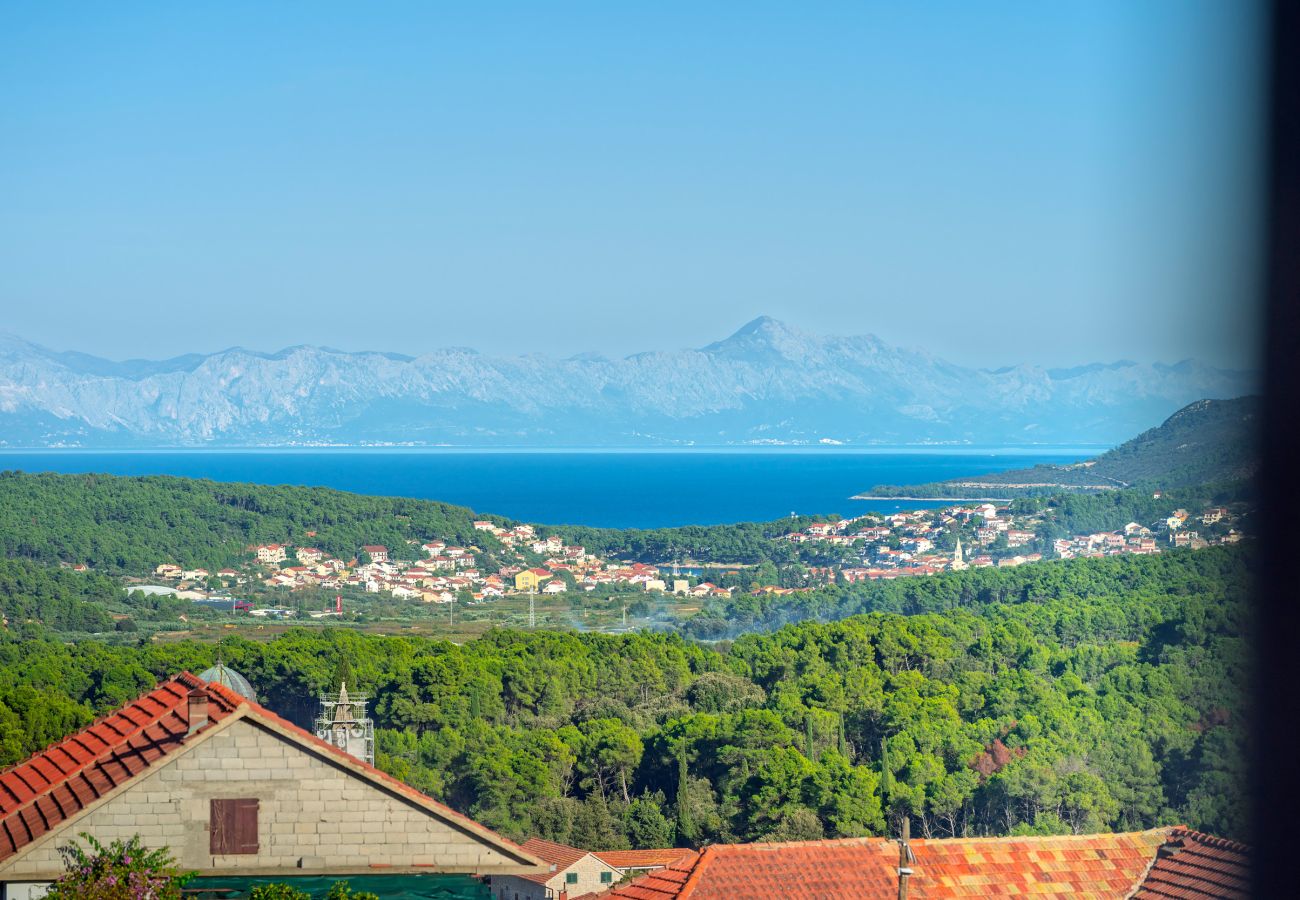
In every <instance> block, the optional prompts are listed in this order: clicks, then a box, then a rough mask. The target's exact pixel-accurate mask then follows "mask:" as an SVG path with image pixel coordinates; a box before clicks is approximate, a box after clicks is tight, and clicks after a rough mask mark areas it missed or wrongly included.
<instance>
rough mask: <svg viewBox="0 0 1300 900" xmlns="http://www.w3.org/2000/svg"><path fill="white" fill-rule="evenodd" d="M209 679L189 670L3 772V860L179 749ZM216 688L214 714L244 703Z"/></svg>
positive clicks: (223, 714) (0, 817)
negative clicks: (196, 694) (192, 701)
mask: <svg viewBox="0 0 1300 900" xmlns="http://www.w3.org/2000/svg"><path fill="white" fill-rule="evenodd" d="M206 685H207V682H205V681H203V680H202V679H200V678H198V677H196V676H194V675H191V674H190V673H188V672H185V673H182V674H181V675H178V676H177V677H175V678H172V679H170V680H168V681H164V682H162V683H161V684H159V685H158V686H157V687H156V688H154V689H153V690H152V691H150V692H149V693H147V694H145V695H144V696H142V697H139V698H137V699H136V700H133V701H131V702H130V703H128V704H126V705H125V706H123V707H121V708H120V709H117V710H115V711H113V712H111V713H109V714H108V715H107V716H104V717H103V718H102V719H98V720H96V721H95V722H92V723H91V724H90V725H88V726H86V727H85V728H83V729H82V730H81V731H78V732H76V733H75V734H71V735H69V736H68V737H66V738H64V739H63V740H61V741H59V742H57V743H55V744H51V745H50V746H49V747H46V748H45V749H44V750H42V751H40V752H38V753H36V754H34V755H33V756H31V757H29V758H28V759H26V760H24V761H22V762H20V763H18V764H16V765H14V766H11V767H9V768H8V769H5V770H4V771H3V772H0V861H3V860H5V859H7V858H8V857H10V856H12V855H13V854H15V853H17V852H18V851H19V850H20V849H22V848H23V847H25V846H27V845H28V844H30V843H31V842H32V841H34V840H36V839H37V838H39V837H40V836H41V835H43V834H45V833H46V832H47V831H51V830H53V829H54V828H55V827H56V826H58V825H59V824H61V823H62V822H64V821H65V820H67V819H70V818H72V817H73V816H74V815H76V814H77V813H79V812H81V810H82V809H84V808H85V807H86V806H88V805H89V804H91V803H93V802H94V801H95V800H97V799H98V798H99V797H101V796H103V795H104V794H106V793H108V792H109V791H111V790H113V789H114V788H116V787H117V786H118V785H120V784H122V783H124V782H126V781H129V780H130V779H132V778H134V777H135V776H136V775H139V774H140V773H141V772H143V771H145V770H146V769H148V768H149V767H150V766H152V765H154V764H156V763H157V762H158V761H159V760H160V759H162V758H163V757H165V756H166V755H167V754H169V753H172V752H174V751H175V750H176V749H177V748H179V747H180V746H181V744H182V743H183V742H184V740H185V736H186V734H187V732H188V731H189V723H188V720H187V717H186V712H187V700H186V698H187V697H188V696H189V692H190V691H191V690H194V689H196V688H202V687H205V686H206ZM232 696H233V697H237V698H238V699H239V700H243V699H244V698H242V697H239V695H238V694H233V693H227V692H225V691H220V692H218V691H215V690H209V702H208V718H209V719H210V720H211V721H213V722H219V721H221V720H222V719H224V718H225V717H226V716H228V715H230V714H231V713H232V712H234V710H235V707H236V706H238V705H239V704H238V703H237V702H232V700H231V697H232Z"/></svg>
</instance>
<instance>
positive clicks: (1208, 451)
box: [868, 397, 1261, 497]
mask: <svg viewBox="0 0 1300 900" xmlns="http://www.w3.org/2000/svg"><path fill="white" fill-rule="evenodd" d="M1260 408H1261V404H1260V399H1259V398H1258V397H1240V398H1238V399H1235V400H1198V401H1197V402H1195V403H1192V404H1190V405H1188V406H1185V407H1183V408H1182V409H1180V410H1179V411H1178V412H1176V413H1174V414H1173V415H1172V416H1170V417H1169V418H1168V419H1166V420H1165V421H1164V422H1163V423H1162V424H1160V425H1159V426H1157V427H1155V428H1152V429H1150V430H1148V431H1144V432H1143V433H1142V434H1139V435H1138V436H1137V437H1135V438H1133V439H1132V440H1128V441H1125V442H1124V443H1123V444H1120V445H1119V446H1118V447H1116V448H1115V449H1113V450H1108V451H1107V452H1105V453H1103V454H1101V455H1100V456H1098V457H1095V458H1093V459H1090V460H1086V461H1084V462H1080V463H1074V464H1071V465H1038V466H1034V467H1032V468H1029V469H1012V470H1009V471H1006V472H997V473H995V474H992V475H977V476H973V477H970V478H963V479H961V480H960V481H956V482H939V483H935V484H922V485H908V486H898V485H877V486H875V487H873V488H872V489H871V490H870V491H868V493H869V494H872V495H876V496H897V497H919V496H926V497H937V496H942V497H963V496H969V497H974V496H983V495H986V494H988V493H989V492H990V491H992V490H994V489H996V490H997V492H998V493H997V495H998V496H1002V497H1012V496H1028V495H1034V494H1045V493H1052V492H1059V491H1060V490H1062V489H1070V490H1114V489H1117V488H1125V487H1132V486H1141V487H1143V488H1147V489H1151V488H1159V489H1164V490H1168V489H1170V488H1186V487H1192V486H1196V485H1202V484H1209V483H1214V482H1231V481H1240V480H1243V479H1247V478H1250V477H1251V476H1252V475H1253V474H1254V473H1255V470H1256V468H1258V465H1259V450H1258V448H1257V447H1256V435H1255V431H1256V429H1257V427H1258V422H1259V413H1260Z"/></svg>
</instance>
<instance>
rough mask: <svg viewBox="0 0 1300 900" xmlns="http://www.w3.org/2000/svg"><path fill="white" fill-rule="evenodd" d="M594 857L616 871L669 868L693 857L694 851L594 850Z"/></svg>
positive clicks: (672, 849)
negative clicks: (688, 857) (657, 867)
mask: <svg viewBox="0 0 1300 900" xmlns="http://www.w3.org/2000/svg"><path fill="white" fill-rule="evenodd" d="M594 855H595V856H596V858H597V859H599V860H600V861H601V862H603V863H605V864H606V865H611V866H613V867H614V868H616V869H649V868H652V867H655V866H670V865H672V864H673V863H675V862H677V861H678V860H679V859H683V858H684V857H687V856H694V855H695V851H694V850H688V849H685V848H682V847H669V848H667V849H665V850H596V851H594Z"/></svg>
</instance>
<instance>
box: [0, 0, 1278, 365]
mask: <svg viewBox="0 0 1300 900" xmlns="http://www.w3.org/2000/svg"><path fill="white" fill-rule="evenodd" d="M1259 37H1260V21H1259V17H1258V16H1257V15H1256V14H1255V8H1254V7H1253V6H1251V5H1250V4H1248V3H1246V2H1240V3H1238V2H1195V0H1171V2H1157V0H1144V2H1140V3H1134V2H1127V0H1126V2H1100V0H1089V2H1054V3H1033V2H1023V3H982V4H981V3H899V4H896V3H889V4H883V3H882V4H868V3H845V4H835V3H823V4H803V3H785V4H769V3H745V4H735V3H721V4H701V3H668V2H659V3H643V4H631V3H554V4H509V3H493V4H469V3H466V4H450V3H411V4H403V3H383V4H361V3H327V2H310V3H276V4H260V3H247V4H245V3H229V2H228V3H221V4H204V5H199V4H175V3H167V4H163V3H160V4H147V3H131V4H123V3H101V4H61V3H53V2H51V3H39V4H6V5H4V6H3V7H0V307H3V316H2V318H0V327H3V328H7V329H9V330H11V331H13V332H15V333H18V334H20V335H23V336H25V337H28V338H29V339H32V340H36V341H38V342H41V343H44V344H47V345H50V346H53V347H56V348H58V349H78V350H83V351H87V352H95V353H99V354H100V355H105V356H110V357H114V358H121V357H126V356H151V357H158V356H168V355H174V354H177V353H181V352H186V351H194V350H199V351H210V350H215V349H220V348H222V347H226V346H230V345H233V344H241V345H244V346H248V347H253V348H257V349H263V350H272V349H278V348H279V347H283V346H286V345H291V344H296V343H317V344H326V345H330V346H335V347H340V348H343V349H385V350H395V351H402V352H408V353H420V352H422V351H425V350H429V349H432V348H436V347H442V346H448V345H458V346H473V347H476V348H478V349H480V350H484V351H486V352H493V353H522V352H542V353H547V354H550V355H569V354H572V353H576V352H580V351H584V350H595V351H601V352H605V353H608V354H611V355H621V354H624V353H629V352H633V351H637V350H644V349H658V348H674V347H683V346H700V345H703V344H706V343H708V342H710V341H713V340H715V339H718V338H720V337H723V336H725V335H726V334H728V333H730V332H731V331H733V330H734V329H735V328H737V327H738V326H740V325H741V324H743V323H744V322H745V321H747V320H749V319H751V318H753V317H755V316H757V315H759V314H768V315H772V316H775V317H777V318H780V319H783V320H785V321H787V322H789V323H791V324H793V325H795V326H797V327H800V328H804V329H807V330H810V331H819V332H826V333H854V334H858V333H868V332H870V333H875V334H878V335H880V336H881V337H882V338H884V339H886V340H888V341H891V342H894V343H899V344H904V345H908V346H920V347H925V348H927V349H930V350H932V351H934V352H935V353H937V354H939V355H942V356H946V357H948V358H950V359H953V360H955V361H958V362H964V363H977V364H987V365H1001V364H1005V363H1012V362H1021V361H1027V362H1039V363H1044V364H1052V365H1069V364H1075V363H1079V362H1085V361H1092V360H1098V359H1101V360H1110V359H1117V358H1121V357H1128V358H1133V359H1138V360H1155V359H1159V360H1165V361H1173V360H1176V359H1179V358H1183V357H1188V356H1195V357H1199V358H1202V359H1206V360H1208V361H1211V362H1215V363H1219V364H1226V365H1237V366H1240V365H1247V364H1249V362H1250V359H1251V354H1252V351H1253V349H1254V346H1253V345H1254V337H1255V335H1254V317H1253V311H1254V310H1253V294H1254V291H1255V289H1256V282H1255V280H1254V279H1255V273H1254V253H1255V241H1256V237H1257V235H1256V233H1255V230H1254V229H1255V225H1256V218H1255V213H1256V208H1257V203H1258V197H1259V191H1258V181H1257V178H1258V168H1257V166H1256V162H1257V158H1258V151H1259V141H1258V136H1259V135H1258V122H1257V113H1258V111H1259V97H1258V94H1257V90H1258V87H1259V85H1258V79H1259V76H1260V70H1259V62H1260V50H1259V45H1258V40H1259Z"/></svg>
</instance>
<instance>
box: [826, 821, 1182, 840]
mask: <svg viewBox="0 0 1300 900" xmlns="http://www.w3.org/2000/svg"><path fill="white" fill-rule="evenodd" d="M1179 827H1180V826H1178V825H1157V826H1156V827H1154V828H1143V829H1140V830H1138V831H1098V832H1094V833H1087V834H1019V835H1013V834H998V835H980V836H978V837H945V838H912V839H911V840H910V841H909V843H911V844H922V845H925V844H952V843H956V842H961V843H981V844H985V843H987V844H1012V843H1019V842H1022V841H1028V842H1030V843H1033V842H1041V841H1095V840H1097V839H1098V838H1107V837H1133V836H1137V835H1151V836H1155V835H1159V834H1162V833H1163V834H1164V837H1165V840H1168V839H1169V835H1170V834H1172V833H1173V832H1174V830H1175V829H1177V828H1179ZM878 840H883V839H878ZM889 840H891V841H893V842H897V840H898V839H897V838H890V839H889ZM811 843H814V844H815V843H819V842H818V841H812V842H811Z"/></svg>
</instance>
